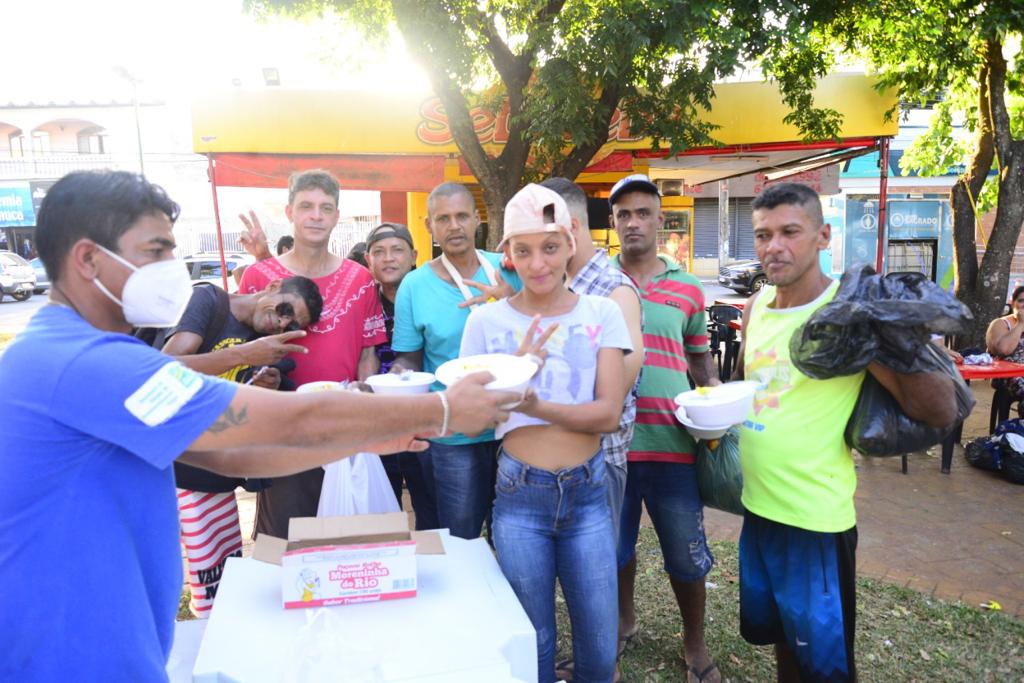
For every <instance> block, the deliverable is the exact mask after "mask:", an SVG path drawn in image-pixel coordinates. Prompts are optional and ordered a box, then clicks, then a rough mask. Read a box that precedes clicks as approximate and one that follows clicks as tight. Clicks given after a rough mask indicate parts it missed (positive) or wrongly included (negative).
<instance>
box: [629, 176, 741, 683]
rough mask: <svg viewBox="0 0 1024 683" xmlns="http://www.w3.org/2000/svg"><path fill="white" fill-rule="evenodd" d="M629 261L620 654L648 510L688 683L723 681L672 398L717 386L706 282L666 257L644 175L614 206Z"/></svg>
mask: <svg viewBox="0 0 1024 683" xmlns="http://www.w3.org/2000/svg"><path fill="white" fill-rule="evenodd" d="M609 202H610V204H611V209H612V214H611V221H612V225H613V226H614V227H615V229H616V231H618V233H619V241H620V242H621V243H622V253H621V254H620V255H619V256H617V257H616V258H615V260H614V263H615V265H616V266H618V267H619V268H621V269H622V270H623V272H625V273H626V274H627V275H629V276H630V277H631V278H632V279H633V282H634V283H635V284H636V286H637V288H639V290H640V295H641V297H642V299H643V313H644V351H645V354H646V355H645V357H644V366H643V372H642V374H641V378H640V387H639V389H638V391H637V404H636V407H637V410H636V426H635V430H634V432H633V442H632V443H631V444H630V448H629V455H628V465H627V476H626V496H625V500H624V502H623V506H622V519H621V520H620V523H621V530H620V532H619V549H618V563H619V639H620V647H621V646H624V644H625V642H628V641H629V639H630V638H631V637H632V636H633V635H634V634H635V633H636V632H637V630H638V626H637V618H636V610H635V606H634V601H633V585H634V581H635V579H636V540H637V534H638V533H639V529H640V515H641V505H645V506H646V507H647V513H648V514H649V515H650V517H651V521H652V522H653V523H654V530H655V531H656V532H657V534H658V541H659V543H660V544H661V550H662V554H663V555H664V558H665V571H666V572H668V575H669V581H670V582H671V584H672V590H673V592H674V593H675V595H676V601H677V602H678V603H679V611H680V613H681V615H682V618H683V652H684V656H685V658H686V665H687V669H688V671H687V679H688V680H691V681H707V682H709V683H714V682H716V681H720V680H721V675H720V674H719V672H718V669H717V667H715V665H714V663H713V662H712V661H711V657H710V655H709V654H708V649H707V644H706V643H705V641H704V602H705V592H704V577H705V576H706V575H707V573H708V572H709V571H710V570H711V565H712V563H713V562H714V558H713V557H712V556H711V551H710V550H709V549H708V546H707V541H706V539H705V537H704V506H703V504H702V502H701V499H700V493H699V492H698V491H697V477H696V472H695V471H694V460H695V457H696V452H697V449H696V445H695V443H694V441H693V438H692V437H691V436H690V434H689V433H688V432H687V431H686V430H685V429H683V428H682V427H681V426H680V425H679V423H678V422H677V421H676V418H675V415H673V410H674V408H675V403H674V401H673V398H674V397H675V396H676V394H678V393H679V392H681V391H686V390H688V389H689V388H690V386H689V383H688V382H687V379H686V371H687V370H689V371H690V375H691V376H692V377H693V379H694V381H695V382H696V383H697V384H698V385H700V386H710V385H712V384H718V383H719V381H718V377H717V376H716V375H715V372H714V370H713V369H712V367H713V365H712V362H711V357H710V354H708V339H707V322H706V320H705V316H704V290H703V288H702V287H701V285H700V281H699V280H697V278H695V277H694V276H693V275H690V274H689V273H687V272H686V271H684V270H683V269H682V268H681V267H680V266H679V264H677V263H676V262H674V261H672V260H671V259H669V258H667V257H664V256H659V255H658V240H657V235H658V230H660V229H661V228H662V227H663V225H664V223H665V217H664V215H663V214H662V212H661V195H660V194H659V192H658V188H657V186H656V185H655V184H654V183H652V182H651V181H650V179H648V178H647V176H645V175H642V174H636V175H631V176H627V177H626V178H623V179H622V180H620V181H619V182H618V183H616V184H615V187H613V188H612V192H611V196H610V198H609Z"/></svg>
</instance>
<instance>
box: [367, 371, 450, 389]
mask: <svg viewBox="0 0 1024 683" xmlns="http://www.w3.org/2000/svg"><path fill="white" fill-rule="evenodd" d="M366 383H367V384H369V385H370V386H371V387H373V393H375V394H385V395H395V394H425V393H427V392H428V391H430V385H431V384H433V383H434V373H432V372H407V373H404V374H401V375H399V374H396V373H393V372H390V373H387V374H384V375H371V376H370V377H367V378H366Z"/></svg>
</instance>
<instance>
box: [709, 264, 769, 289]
mask: <svg viewBox="0 0 1024 683" xmlns="http://www.w3.org/2000/svg"><path fill="white" fill-rule="evenodd" d="M718 284H720V285H722V286H723V287H728V288H729V289H732V290H735V291H737V292H739V293H740V294H751V293H753V292H757V291H760V289H761V288H762V287H764V286H765V285H766V284H768V276H767V275H765V274H764V269H763V268H761V262H760V261H743V262H742V263H734V264H732V265H729V266H725V267H724V268H720V269H719V270H718Z"/></svg>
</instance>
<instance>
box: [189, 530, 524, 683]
mask: <svg viewBox="0 0 1024 683" xmlns="http://www.w3.org/2000/svg"><path fill="white" fill-rule="evenodd" d="M442 537H443V539H444V545H445V551H446V554H445V555H420V556H418V557H417V560H418V582H419V586H418V594H417V596H416V597H415V598H411V599H408V600H393V601H388V602H379V603H367V604H359V605H341V606H336V607H325V608H320V609H317V608H310V609H291V610H285V609H284V608H283V607H282V605H281V578H280V574H281V568H280V567H278V566H277V565H271V564H266V563H264V562H259V561H257V560H253V559H241V558H232V559H229V560H228V562H227V566H226V568H225V570H224V575H223V577H222V578H221V581H220V588H219V589H218V592H217V600H216V602H215V604H214V608H213V611H212V613H211V615H210V619H209V623H208V625H207V627H206V632H205V635H204V636H203V640H202V644H201V646H200V648H199V653H198V656H197V658H196V661H195V667H194V669H193V680H195V681H199V682H201V683H206V682H213V681H217V682H224V681H245V683H258V682H260V681H274V682H275V683H276V682H278V681H304V682H305V681H320V680H323V681H332V682H333V681H360V682H361V681H368V682H369V681H373V682H374V683H376V682H378V681H383V682H390V681H413V680H415V681H421V682H427V681H429V682H431V683H435V682H436V683H442V682H443V683H456V682H459V681H466V682H467V683H468V682H469V681H473V682H474V683H479V682H481V681H487V683H492V682H494V683H497V682H499V681H523V682H533V681H536V679H537V641H536V634H535V632H534V630H533V626H532V625H531V624H530V620H529V619H528V618H527V616H526V613H525V612H524V611H523V609H522V607H521V606H520V604H519V601H518V600H517V599H516V596H515V594H514V593H513V592H512V589H511V587H510V586H509V585H508V582H507V581H506V580H505V577H504V576H502V574H501V570H500V568H499V567H498V563H497V562H496V561H495V559H494V556H493V554H492V553H491V550H490V548H489V547H488V546H487V544H486V542H485V541H483V540H482V539H476V540H474V541H465V540H463V539H460V538H453V537H451V536H448V535H447V532H446V531H444V532H442ZM321 674H322V675H321Z"/></svg>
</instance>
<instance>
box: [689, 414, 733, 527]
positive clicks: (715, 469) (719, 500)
mask: <svg viewBox="0 0 1024 683" xmlns="http://www.w3.org/2000/svg"><path fill="white" fill-rule="evenodd" d="M712 443H714V442H712ZM697 488H698V489H699V490H700V497H701V500H703V501H704V504H705V505H707V506H708V507H713V508H715V509H716V510H724V511H725V512H731V513H733V514H735V515H742V514H743V503H741V502H740V496H741V495H742V494H743V471H742V469H741V468H740V432H739V427H733V428H731V429H730V430H729V431H727V432H726V433H725V434H724V435H723V436H722V438H721V439H718V440H717V445H716V446H715V448H714V450H712V449H711V448H710V447H709V446H708V442H707V441H700V442H698V444H697Z"/></svg>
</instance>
